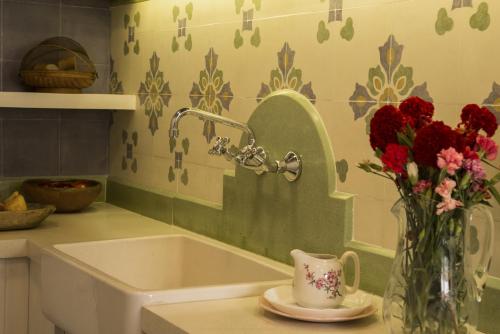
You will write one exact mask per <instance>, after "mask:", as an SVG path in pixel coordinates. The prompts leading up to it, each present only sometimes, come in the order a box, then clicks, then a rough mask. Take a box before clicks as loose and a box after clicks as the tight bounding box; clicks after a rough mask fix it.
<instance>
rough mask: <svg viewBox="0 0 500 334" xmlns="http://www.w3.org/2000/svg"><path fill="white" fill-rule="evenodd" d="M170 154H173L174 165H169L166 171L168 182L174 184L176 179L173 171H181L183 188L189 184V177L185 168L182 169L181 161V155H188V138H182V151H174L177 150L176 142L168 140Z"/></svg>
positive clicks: (171, 139) (172, 139)
mask: <svg viewBox="0 0 500 334" xmlns="http://www.w3.org/2000/svg"><path fill="white" fill-rule="evenodd" d="M169 143H170V153H173V154H174V164H173V166H172V165H171V166H170V167H169V169H168V182H174V181H175V178H176V172H175V170H179V171H182V173H181V182H182V184H184V185H185V186H187V185H188V183H189V175H188V170H187V168H184V169H183V167H182V159H183V155H184V156H186V155H188V153H189V145H190V144H189V138H184V139H183V140H182V142H181V146H182V149H180V150H176V148H177V140H176V139H174V138H170V140H169Z"/></svg>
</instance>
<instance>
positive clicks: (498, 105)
mask: <svg viewBox="0 0 500 334" xmlns="http://www.w3.org/2000/svg"><path fill="white" fill-rule="evenodd" d="M483 105H485V106H486V107H488V109H490V110H491V112H492V113H493V114H495V116H496V117H497V122H500V85H499V84H497V83H496V82H493V87H492V88H491V93H490V95H489V96H488V97H487V98H486V99H485V100H484V101H483Z"/></svg>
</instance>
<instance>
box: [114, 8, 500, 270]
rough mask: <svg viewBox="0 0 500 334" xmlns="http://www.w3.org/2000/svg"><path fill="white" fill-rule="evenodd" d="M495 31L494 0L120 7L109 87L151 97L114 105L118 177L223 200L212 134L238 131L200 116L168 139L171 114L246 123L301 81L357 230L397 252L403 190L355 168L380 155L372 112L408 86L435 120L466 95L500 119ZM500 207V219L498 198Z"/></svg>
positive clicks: (448, 116) (451, 117)
mask: <svg viewBox="0 0 500 334" xmlns="http://www.w3.org/2000/svg"><path fill="white" fill-rule="evenodd" d="M469 3H470V5H469ZM483 3H485V4H486V6H485V5H483ZM191 4H192V5H191ZM486 9H487V11H486ZM136 13H140V15H139V16H140V19H139V20H137V16H136ZM126 15H128V17H129V19H128V20H126ZM125 21H127V25H125ZM137 22H138V23H137ZM409 23H410V24H409ZM499 35H500V3H497V1H495V0H479V1H458V0H418V1H416V0H343V1H341V0H323V1H322V0H292V1H289V0H261V1H257V0H217V1H206V0H192V1H190V0H174V1H164V0H150V1H148V2H143V3H140V4H134V5H127V6H118V7H114V8H113V9H112V31H111V36H112V43H111V53H112V59H113V61H114V65H113V70H112V72H113V73H114V74H113V78H115V79H114V80H113V82H114V84H113V85H112V86H113V87H115V88H113V90H116V92H119V91H120V89H118V88H117V87H121V91H123V92H124V93H131V94H138V93H140V95H141V96H142V99H141V101H140V102H142V103H140V105H139V107H138V109H137V111H136V112H135V113H122V112H120V113H116V114H115V115H114V124H113V126H112V130H111V136H110V150H111V158H110V165H111V167H110V170H111V175H112V176H113V177H117V178H119V179H123V180H126V181H129V182H132V183H135V184H138V185H143V186H146V187H156V188H157V189H163V190H168V191H177V192H178V193H180V194H184V195H189V196H193V197H196V198H199V199H203V200H207V201H210V202H215V203H220V202H221V198H222V175H223V170H224V169H225V168H234V167H233V166H232V165H231V164H229V163H228V162H226V161H225V160H224V159H223V158H222V157H215V156H211V155H208V154H207V151H208V149H209V148H210V147H211V145H212V144H213V142H214V137H215V136H229V137H230V138H231V142H232V143H233V144H235V145H237V144H239V139H240V136H241V134H240V132H239V131H238V130H235V129H229V128H226V127H222V126H218V125H215V127H212V124H210V123H204V122H202V121H200V120H198V119H196V118H192V117H191V118H186V119H183V121H182V122H181V126H180V136H179V138H178V139H177V140H176V141H171V140H169V138H168V127H169V122H170V118H171V116H172V115H173V113H174V112H175V111H176V110H177V109H179V108H181V107H184V106H188V107H197V108H202V109H205V110H208V111H210V112H214V113H217V114H221V115H223V116H226V117H229V118H232V119H235V120H238V121H242V122H246V121H247V120H248V118H249V117H250V115H251V113H252V112H253V110H254V109H255V107H256V106H257V105H258V103H259V102H258V101H259V99H260V98H262V97H264V96H265V95H267V94H268V93H269V92H271V91H273V90H276V89H280V88H290V89H295V90H297V91H299V92H301V93H302V94H304V95H305V96H307V97H308V98H310V100H311V101H312V102H314V103H315V106H316V108H317V109H318V111H319V113H320V115H321V117H322V118H323V120H324V122H325V126H326V128H327V131H328V133H329V135H330V140H331V143H332V146H333V150H334V153H335V158H336V166H337V174H338V175H337V179H338V182H337V185H338V189H339V190H340V191H345V192H349V193H353V194H356V200H355V212H354V215H355V222H354V235H355V238H356V239H357V240H361V241H364V242H369V243H373V244H376V245H380V246H384V247H388V248H393V247H394V246H395V239H396V232H395V231H396V221H395V219H394V218H393V217H392V216H391V214H390V212H389V209H390V207H391V205H392V204H393V202H394V201H395V200H396V198H397V194H396V193H395V190H394V187H393V186H392V185H391V184H390V183H389V182H385V180H383V179H379V178H376V177H372V176H371V175H368V174H366V173H365V172H363V171H362V170H359V169H358V168H357V167H356V164H357V163H358V162H360V161H362V160H364V159H373V152H372V150H371V148H370V146H369V142H368V135H367V133H368V129H367V125H368V124H369V120H370V117H371V116H372V115H373V112H374V111H375V110H376V109H377V108H378V107H379V106H380V105H381V104H384V103H396V102H398V101H400V100H402V99H404V98H405V97H407V96H408V95H411V94H418V95H420V96H423V97H426V98H427V99H432V100H433V101H435V102H436V118H437V119H442V120H444V121H445V122H447V123H448V124H456V123H457V121H458V117H459V112H460V109H461V107H462V106H463V104H465V103H469V102H475V103H480V104H486V105H488V107H489V108H490V109H492V110H493V111H494V112H496V115H497V117H500V76H499V73H500V62H498V60H497V59H496V58H497V57H496V56H497V54H498V52H499V51H500V46H499V44H498V36H499ZM127 49H128V51H126V50H127ZM160 73H161V74H160ZM153 79H156V80H153ZM167 82H168V86H167V85H166V83H167ZM119 84H121V86H120V85H119ZM141 84H142V86H141ZM141 87H142V88H141ZM160 105H161V106H160ZM152 115H153V116H154V117H152ZM284 126H286V123H284ZM125 133H126V135H125ZM499 136H500V135H497V136H496V139H497V140H499V139H500V138H499ZM134 138H136V139H137V140H136V139H134ZM208 142H211V143H210V144H209V143H208ZM261 144H262V143H261ZM495 163H497V164H498V161H497V162H495ZM494 213H495V219H496V220H500V216H499V215H500V208H499V207H495V209H494ZM498 230H499V231H500V229H498ZM498 233H500V232H498V231H497V234H498ZM497 239H498V238H497ZM494 268H497V269H495V270H497V272H498V273H500V267H498V265H497V267H494Z"/></svg>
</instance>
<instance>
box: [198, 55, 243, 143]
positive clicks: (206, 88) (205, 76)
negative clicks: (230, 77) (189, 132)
mask: <svg viewBox="0 0 500 334" xmlns="http://www.w3.org/2000/svg"><path fill="white" fill-rule="evenodd" d="M218 59H219V56H218V55H217V54H216V53H215V51H214V49H213V48H210V50H209V51H208V53H207V55H206V56H205V68H204V69H203V70H202V71H200V78H199V80H198V82H193V88H192V89H191V92H190V93H189V99H190V100H191V104H192V106H193V107H194V108H199V109H202V110H205V111H208V112H211V113H212V114H217V115H221V114H222V110H224V109H225V110H227V111H229V106H230V105H231V101H232V100H233V97H234V95H233V92H232V91H231V83H230V82H224V77H223V73H222V71H221V70H220V69H218V68H217V61H218ZM215 135H216V134H215V123H214V122H213V121H205V124H204V125H203V136H204V137H205V139H206V140H207V143H210V141H211V140H212V138H214V137H215Z"/></svg>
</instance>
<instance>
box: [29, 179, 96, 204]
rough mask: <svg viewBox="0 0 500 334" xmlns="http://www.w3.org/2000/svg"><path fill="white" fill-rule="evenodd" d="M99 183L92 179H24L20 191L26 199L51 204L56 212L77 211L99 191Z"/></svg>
mask: <svg viewBox="0 0 500 334" xmlns="http://www.w3.org/2000/svg"><path fill="white" fill-rule="evenodd" d="M101 189H102V186H101V183H99V182H97V181H94V180H84V179H71V180H47V179H33V180H26V181H24V183H23V185H22V186H21V192H22V193H23V194H24V195H25V196H26V197H27V199H28V201H30V202H36V203H42V204H52V205H54V206H55V207H56V212H77V211H81V210H83V209H85V208H86V207H88V206H89V205H90V204H91V203H92V202H93V201H95V199H96V198H97V196H99V194H100V193H101Z"/></svg>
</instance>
